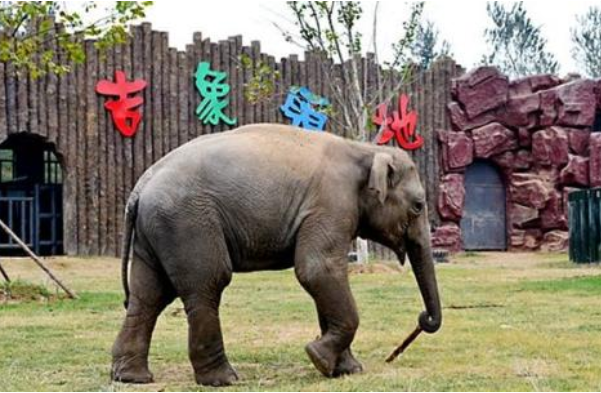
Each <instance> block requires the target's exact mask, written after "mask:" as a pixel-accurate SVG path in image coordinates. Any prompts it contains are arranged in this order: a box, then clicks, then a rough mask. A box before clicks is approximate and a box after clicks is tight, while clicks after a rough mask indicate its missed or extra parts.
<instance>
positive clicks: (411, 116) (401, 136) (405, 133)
mask: <svg viewBox="0 0 601 393" xmlns="http://www.w3.org/2000/svg"><path fill="white" fill-rule="evenodd" d="M408 103H409V98H407V96H406V95H405V94H402V95H401V96H400V97H399V110H398V111H393V112H392V115H391V116H388V115H387V113H388V106H387V104H380V105H378V108H377V109H376V114H375V115H374V117H373V119H372V121H373V122H374V124H376V125H378V126H380V128H381V130H382V131H381V132H380V134H379V135H378V137H377V139H376V143H377V144H378V145H383V144H386V143H388V142H389V141H390V140H391V139H392V137H396V141H397V142H398V144H399V146H400V147H402V148H403V149H405V150H415V149H419V148H420V147H421V146H422V145H423V144H424V138H422V136H421V135H418V134H416V133H415V127H416V126H417V112H415V111H411V112H407V104H408Z"/></svg>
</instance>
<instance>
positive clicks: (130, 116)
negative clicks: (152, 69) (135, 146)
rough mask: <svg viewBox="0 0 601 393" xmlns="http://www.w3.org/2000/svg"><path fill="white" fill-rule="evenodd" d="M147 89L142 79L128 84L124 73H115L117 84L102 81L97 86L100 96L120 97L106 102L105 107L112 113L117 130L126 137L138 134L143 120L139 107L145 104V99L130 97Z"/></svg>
mask: <svg viewBox="0 0 601 393" xmlns="http://www.w3.org/2000/svg"><path fill="white" fill-rule="evenodd" d="M145 87H146V81H144V80H142V79H136V80H134V81H133V82H127V81H126V80H125V73H124V72H123V71H115V82H111V81H109V80H101V81H99V82H98V83H97V84H96V92H97V93H98V94H102V95H107V96H114V97H118V98H117V99H111V100H109V101H108V102H106V103H105V104H104V107H105V108H106V109H107V110H109V111H110V112H111V117H112V118H113V122H114V123H115V126H116V127H117V130H119V132H121V134H123V135H124V136H126V137H131V136H133V135H134V134H135V133H136V131H137V129H138V125H139V124H140V121H141V120H142V114H140V112H138V109H137V107H139V106H140V105H142V103H144V98H142V97H140V96H133V97H131V96H130V95H132V94H135V93H138V92H140V91H142V90H143V89H144V88H145Z"/></svg>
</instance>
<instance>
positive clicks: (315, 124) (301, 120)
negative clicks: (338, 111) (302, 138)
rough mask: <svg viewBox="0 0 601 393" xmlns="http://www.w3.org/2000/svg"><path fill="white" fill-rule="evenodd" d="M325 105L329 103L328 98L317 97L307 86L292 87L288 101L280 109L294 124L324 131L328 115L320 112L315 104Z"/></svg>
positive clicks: (318, 105)
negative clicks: (315, 107)
mask: <svg viewBox="0 0 601 393" xmlns="http://www.w3.org/2000/svg"><path fill="white" fill-rule="evenodd" d="M314 105H315V106H317V107H324V106H327V105H329V102H328V100H326V99H325V98H321V97H316V96H315V95H313V93H311V91H310V90H309V89H307V88H306V87H301V88H294V87H293V88H292V89H290V92H288V96H287V97H286V102H285V103H284V105H282V106H281V107H280V110H281V111H282V113H283V114H284V116H286V117H287V118H289V119H291V120H292V125H294V126H297V127H302V128H306V129H307V130H313V131H323V129H324V127H325V125H326V122H327V121H328V117H327V116H326V115H325V114H323V113H321V112H318V111H316V110H315V109H314V107H313V106H314Z"/></svg>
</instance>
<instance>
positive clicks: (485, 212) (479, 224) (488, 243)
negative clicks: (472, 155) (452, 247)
mask: <svg viewBox="0 0 601 393" xmlns="http://www.w3.org/2000/svg"><path fill="white" fill-rule="evenodd" d="M505 225H506V218H505V186H504V185H503V180H502V178H501V175H500V173H499V172H498V171H497V169H496V168H495V167H494V166H493V165H492V164H490V163H488V162H486V161H476V162H474V163H473V164H472V165H470V166H469V167H468V168H467V170H466V172H465V208H464V210H463V218H462V219H461V235H462V238H463V248H464V249H465V250H505V249H507V233H506V228H505Z"/></svg>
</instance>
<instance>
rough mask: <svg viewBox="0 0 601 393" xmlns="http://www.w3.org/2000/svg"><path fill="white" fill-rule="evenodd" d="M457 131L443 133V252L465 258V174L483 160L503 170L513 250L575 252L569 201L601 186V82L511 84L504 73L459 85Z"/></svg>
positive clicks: (472, 76) (475, 76)
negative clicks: (599, 122) (600, 117)
mask: <svg viewBox="0 0 601 393" xmlns="http://www.w3.org/2000/svg"><path fill="white" fill-rule="evenodd" d="M447 109H448V114H449V118H450V121H451V126H452V129H451V130H440V131H439V132H438V140H439V143H440V152H441V154H440V159H441V172H442V173H441V180H440V186H439V195H438V212H439V215H440V218H441V220H442V223H441V225H440V226H439V227H438V228H436V230H435V231H434V234H433V244H434V246H435V247H439V248H446V249H450V250H454V251H456V250H460V249H461V248H462V245H461V230H460V226H459V223H460V221H461V217H462V214H463V206H464V199H465V198H466V195H465V189H464V180H463V179H464V177H463V173H464V172H465V169H466V168H467V167H468V166H469V165H470V164H471V163H472V162H473V161H474V160H475V159H486V160H490V161H492V162H493V163H495V164H496V166H497V167H498V168H499V170H500V171H501V173H502V176H503V179H504V182H505V185H506V190H507V192H506V195H507V220H508V222H507V231H508V233H507V239H508V246H509V248H510V249H512V250H563V249H566V248H567V244H568V233H567V220H566V217H567V195H568V193H569V192H570V191H572V190H574V189H578V188H587V187H597V186H601V132H600V133H596V132H593V124H594V123H595V116H596V113H597V111H601V81H593V80H588V79H575V80H565V81H564V80H561V79H560V78H558V77H556V76H554V75H536V76H531V77H527V78H522V79H518V80H514V81H510V80H509V79H508V78H507V77H506V76H505V75H502V74H501V73H500V72H499V71H498V70H497V69H496V68H493V67H481V68H477V69H475V70H473V71H471V72H469V73H467V74H465V75H463V76H461V77H459V78H457V79H454V80H453V85H452V101H451V102H450V103H449V104H448V107H447ZM467 197H469V196H467Z"/></svg>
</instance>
